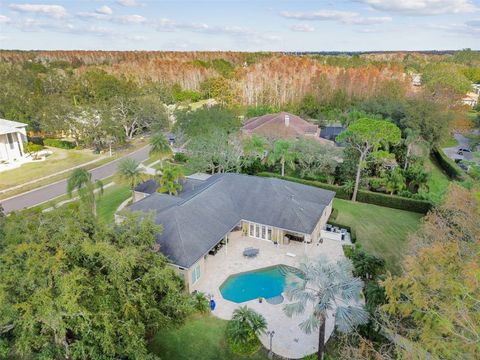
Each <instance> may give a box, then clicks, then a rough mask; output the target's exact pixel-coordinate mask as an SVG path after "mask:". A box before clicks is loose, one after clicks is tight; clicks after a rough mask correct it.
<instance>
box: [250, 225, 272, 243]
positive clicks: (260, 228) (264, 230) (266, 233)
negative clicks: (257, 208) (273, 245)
mask: <svg viewBox="0 0 480 360" xmlns="http://www.w3.org/2000/svg"><path fill="white" fill-rule="evenodd" d="M272 233H273V230H272V228H271V227H270V226H266V225H261V224H255V223H249V224H248V236H250V237H254V238H257V239H262V240H270V241H271V240H272Z"/></svg>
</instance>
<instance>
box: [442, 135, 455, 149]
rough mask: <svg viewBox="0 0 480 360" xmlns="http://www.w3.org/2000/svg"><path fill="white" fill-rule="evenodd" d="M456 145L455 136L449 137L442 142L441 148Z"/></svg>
mask: <svg viewBox="0 0 480 360" xmlns="http://www.w3.org/2000/svg"><path fill="white" fill-rule="evenodd" d="M457 145H458V141H457V139H455V138H453V137H452V138H449V139H448V140H445V141H444V142H443V143H442V148H448V147H454V146H457Z"/></svg>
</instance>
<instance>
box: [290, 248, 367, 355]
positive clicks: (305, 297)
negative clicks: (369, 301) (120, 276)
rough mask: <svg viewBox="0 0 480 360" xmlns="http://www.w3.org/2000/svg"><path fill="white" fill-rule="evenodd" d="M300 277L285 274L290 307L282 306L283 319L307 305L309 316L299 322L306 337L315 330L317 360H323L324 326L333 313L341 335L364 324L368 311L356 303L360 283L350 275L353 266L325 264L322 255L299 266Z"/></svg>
mask: <svg viewBox="0 0 480 360" xmlns="http://www.w3.org/2000/svg"><path fill="white" fill-rule="evenodd" d="M299 269H300V271H301V272H300V275H298V274H294V273H291V274H288V276H287V286H286V289H285V293H286V295H287V298H288V299H289V300H290V301H293V302H292V303H290V304H287V305H285V306H284V311H285V313H286V314H287V316H290V317H291V316H293V315H294V314H303V313H304V312H305V311H306V310H307V306H308V305H309V304H311V305H312V307H313V309H312V311H311V314H310V316H309V317H308V318H307V319H306V320H305V321H303V322H302V323H300V325H299V326H300V328H301V329H302V330H303V331H304V332H305V333H307V334H310V333H312V332H313V331H314V330H316V329H318V328H319V337H318V359H319V360H321V359H323V353H324V346H325V323H326V321H327V318H328V317H329V315H328V312H329V311H333V313H334V314H333V316H334V317H335V326H336V328H337V329H338V330H339V331H341V332H350V331H351V330H352V329H353V327H354V326H356V325H360V324H365V323H367V322H368V312H367V311H366V310H365V309H364V307H363V305H361V304H360V299H361V293H362V288H363V282H362V280H360V279H358V278H355V277H354V276H353V275H352V271H353V265H352V263H351V262H350V261H349V260H347V259H341V260H337V261H336V262H332V261H328V259H327V258H326V257H325V256H320V257H318V258H317V259H315V260H312V259H309V260H306V261H304V262H302V263H301V264H300V267H299Z"/></svg>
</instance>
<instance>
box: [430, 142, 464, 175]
mask: <svg viewBox="0 0 480 360" xmlns="http://www.w3.org/2000/svg"><path fill="white" fill-rule="evenodd" d="M432 155H433V157H434V158H435V160H437V163H438V165H440V167H441V168H442V169H443V170H444V171H445V172H446V173H447V175H448V176H450V177H451V178H453V179H457V180H465V176H464V174H463V172H462V170H461V169H460V168H459V167H458V166H457V164H455V162H453V161H452V160H451V159H450V158H449V157H448V156H447V155H445V153H444V152H443V151H442V150H441V149H439V148H436V147H435V148H433V149H432Z"/></svg>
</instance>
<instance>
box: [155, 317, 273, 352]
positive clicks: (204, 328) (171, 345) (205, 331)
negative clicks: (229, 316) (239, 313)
mask: <svg viewBox="0 0 480 360" xmlns="http://www.w3.org/2000/svg"><path fill="white" fill-rule="evenodd" d="M226 325H227V322H226V321H225V320H221V319H218V318H216V317H214V316H212V315H204V316H202V315H196V316H194V317H192V318H190V319H188V320H187V321H186V323H185V324H184V325H183V326H181V327H180V328H176V329H169V330H167V329H163V330H160V331H159V332H158V334H156V335H155V337H154V339H153V340H152V342H151V344H150V350H151V351H152V352H154V353H155V354H157V355H158V356H160V357H161V358H162V359H170V360H192V359H195V360H240V359H250V360H266V359H267V352H266V350H265V349H263V348H261V349H260V350H259V351H258V352H257V353H256V354H254V355H251V356H248V357H243V356H239V355H235V354H232V353H231V351H230V350H229V348H228V345H227V342H226V339H225V327H226Z"/></svg>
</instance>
